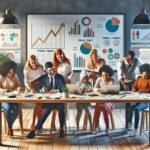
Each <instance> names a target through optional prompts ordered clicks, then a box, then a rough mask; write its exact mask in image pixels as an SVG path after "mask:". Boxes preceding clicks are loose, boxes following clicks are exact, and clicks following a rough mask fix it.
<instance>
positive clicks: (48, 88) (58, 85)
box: [27, 62, 66, 138]
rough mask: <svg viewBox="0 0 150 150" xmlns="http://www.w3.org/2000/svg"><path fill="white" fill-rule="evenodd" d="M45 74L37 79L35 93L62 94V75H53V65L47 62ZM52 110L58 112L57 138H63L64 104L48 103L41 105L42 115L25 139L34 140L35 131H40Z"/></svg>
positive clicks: (63, 81)
mask: <svg viewBox="0 0 150 150" xmlns="http://www.w3.org/2000/svg"><path fill="white" fill-rule="evenodd" d="M45 68H46V72H47V74H45V75H43V76H42V77H40V79H39V84H38V86H37V89H36V90H37V92H42V93H44V92H50V93H56V92H62V89H63V88H64V87H66V82H65V79H64V77H63V76H62V75H60V74H57V73H55V71H54V67H53V63H52V62H47V63H46V64H45ZM53 109H57V110H58V114H59V122H60V134H59V137H64V136H65V135H64V130H63V127H64V123H65V112H64V104H63V103H50V104H43V113H42V116H41V117H40V119H39V121H38V123H37V124H36V126H35V129H34V130H32V131H31V132H30V133H29V134H28V135H27V138H34V137H35V131H36V130H40V129H41V127H42V125H43V123H44V122H45V120H46V119H47V117H48V115H49V114H50V112H51V111H52V110H53Z"/></svg>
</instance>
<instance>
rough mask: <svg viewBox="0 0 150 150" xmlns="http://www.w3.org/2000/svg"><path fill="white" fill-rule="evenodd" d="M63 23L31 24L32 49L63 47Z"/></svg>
mask: <svg viewBox="0 0 150 150" xmlns="http://www.w3.org/2000/svg"><path fill="white" fill-rule="evenodd" d="M64 31H65V24H64V23H61V24H31V34H32V39H31V40H32V42H31V47H32V48H33V49H41V48H45V49H55V48H57V47H59V48H62V49H64V48H65V34H64Z"/></svg>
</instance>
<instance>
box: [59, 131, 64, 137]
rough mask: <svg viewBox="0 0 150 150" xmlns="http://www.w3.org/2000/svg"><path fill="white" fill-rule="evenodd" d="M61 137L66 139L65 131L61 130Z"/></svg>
mask: <svg viewBox="0 0 150 150" xmlns="http://www.w3.org/2000/svg"><path fill="white" fill-rule="evenodd" d="M59 137H60V138H64V137H65V133H64V130H60V133H59Z"/></svg>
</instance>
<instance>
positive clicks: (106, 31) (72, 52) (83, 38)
mask: <svg viewBox="0 0 150 150" xmlns="http://www.w3.org/2000/svg"><path fill="white" fill-rule="evenodd" d="M57 48H61V49H62V50H63V51H64V52H65V54H66V56H67V57H68V58H69V59H70V61H71V64H72V67H73V69H74V70H81V69H83V68H84V67H85V66H86V64H87V61H88V59H89V54H90V51H91V49H93V48H94V49H97V50H98V53H99V55H100V57H102V58H104V59H105V60H106V62H107V64H109V65H110V66H111V67H112V68H113V69H114V70H116V62H118V61H119V60H121V59H122V58H123V54H124V15H123V14H80V15H79V14H55V15H51V14H28V15H27V56H29V55H31V54H34V55H36V56H37V58H38V60H39V62H40V63H41V64H43V65H44V64H45V62H47V61H53V59H52V58H53V53H54V51H55V50H56V49H57Z"/></svg>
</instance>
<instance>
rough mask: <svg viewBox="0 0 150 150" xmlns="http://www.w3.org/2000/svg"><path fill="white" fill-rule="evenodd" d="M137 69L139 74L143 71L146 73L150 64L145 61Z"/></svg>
mask: <svg viewBox="0 0 150 150" xmlns="http://www.w3.org/2000/svg"><path fill="white" fill-rule="evenodd" d="M139 70H140V73H141V74H142V73H143V72H146V73H148V74H150V64H148V63H145V64H143V65H141V66H140V69H139Z"/></svg>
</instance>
